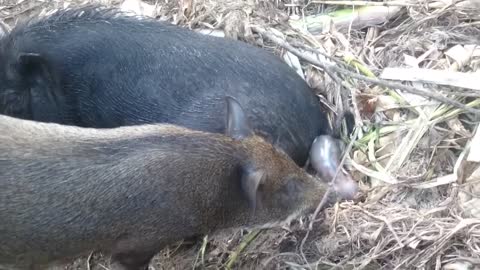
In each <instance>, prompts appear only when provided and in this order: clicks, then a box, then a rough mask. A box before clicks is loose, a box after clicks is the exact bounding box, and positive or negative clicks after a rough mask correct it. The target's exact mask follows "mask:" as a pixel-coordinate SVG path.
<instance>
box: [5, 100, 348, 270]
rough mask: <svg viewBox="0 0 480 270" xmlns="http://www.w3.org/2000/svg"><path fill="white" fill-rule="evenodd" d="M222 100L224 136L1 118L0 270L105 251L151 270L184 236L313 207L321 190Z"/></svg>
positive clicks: (265, 222) (267, 221) (234, 105)
mask: <svg viewBox="0 0 480 270" xmlns="http://www.w3.org/2000/svg"><path fill="white" fill-rule="evenodd" d="M227 104H228V105H227V120H226V121H224V122H226V124H225V126H226V132H225V133H226V135H223V134H218V133H207V132H202V131H195V130H191V129H187V128H183V127H179V126H175V125H171V124H156V125H135V126H127V127H119V128H113V129H93V128H80V127H73V126H63V125H59V124H52V123H40V122H34V121H29V120H22V119H18V118H12V117H9V116H0V130H2V132H1V133H0V186H1V188H0V239H1V244H0V265H7V267H9V268H8V269H12V268H13V269H15V268H17V269H38V268H41V267H43V266H46V265H48V264H50V263H51V262H55V261H59V260H66V259H67V258H73V257H75V256H77V255H80V254H83V253H84V252H88V251H91V250H93V249H96V250H100V251H104V252H108V253H111V254H112V266H113V269H125V270H138V269H146V267H147V266H148V264H149V262H150V259H151V258H152V256H154V254H155V253H156V252H158V251H159V250H160V249H161V248H162V247H164V246H165V245H168V244H170V243H173V242H175V241H178V240H180V239H182V238H186V237H190V236H197V235H199V234H204V233H209V232H212V231H215V230H218V229H222V228H234V227H243V226H249V227H252V226H274V225H275V224H277V223H278V222H282V221H288V220H290V219H291V218H293V217H295V216H297V215H300V214H302V213H305V212H306V211H309V210H311V209H313V208H315V207H316V206H317V204H318V203H319V202H320V200H321V199H322V196H323V195H324V194H325V191H326V188H327V185H326V184H325V183H324V182H322V181H319V180H318V179H316V178H314V177H312V176H311V175H309V174H307V173H306V172H305V170H303V169H301V168H300V167H298V166H297V165H296V164H295V162H293V160H292V159H291V158H290V157H289V156H288V155H286V154H285V153H284V152H283V151H282V150H281V149H277V148H275V147H274V146H272V145H271V144H269V143H267V142H266V141H265V140H264V139H263V138H262V137H259V136H256V135H255V134H254V132H253V131H252V129H251V127H250V124H249V122H248V119H247V117H246V115H245V113H244V111H243V109H242V107H241V106H240V104H239V103H238V102H237V101H236V100H235V99H233V98H227ZM339 187H340V188H339V189H338V190H339V191H340V195H341V196H343V195H342V192H343V191H342V187H341V186H339ZM332 194H335V193H332ZM348 196H349V195H348V194H347V196H344V197H347V199H348ZM330 199H331V200H332V201H333V200H334V199H335V196H332V197H330Z"/></svg>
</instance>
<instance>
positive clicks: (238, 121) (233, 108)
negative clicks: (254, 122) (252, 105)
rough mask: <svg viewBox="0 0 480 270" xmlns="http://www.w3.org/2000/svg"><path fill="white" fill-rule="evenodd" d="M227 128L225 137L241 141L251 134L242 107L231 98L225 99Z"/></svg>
mask: <svg viewBox="0 0 480 270" xmlns="http://www.w3.org/2000/svg"><path fill="white" fill-rule="evenodd" d="M226 101H227V127H226V135H228V136H230V137H232V138H234V139H236V140H241V139H243V138H246V137H248V136H250V135H252V134H253V132H252V129H251V127H250V123H249V122H248V118H247V115H246V114H245V111H244V110H243V108H242V106H241V105H240V103H238V101H237V100H236V99H234V98H233V97H229V96H227V97H226Z"/></svg>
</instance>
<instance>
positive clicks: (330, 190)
mask: <svg viewBox="0 0 480 270" xmlns="http://www.w3.org/2000/svg"><path fill="white" fill-rule="evenodd" d="M359 131H360V129H359V128H358V127H355V132H354V134H353V137H352V138H351V140H350V143H349V144H348V145H347V147H346V148H345V152H344V155H343V157H342V159H341V161H340V163H339V165H338V167H337V170H336V171H335V175H334V176H333V178H332V180H331V181H330V183H329V188H328V189H327V192H326V193H325V195H323V198H322V201H321V202H320V203H319V204H318V206H317V209H315V212H314V213H313V216H312V219H311V220H310V223H309V225H308V229H307V232H306V234H305V237H304V238H303V239H302V242H301V244H300V254H301V255H302V258H303V260H304V261H305V263H307V264H308V260H307V257H306V256H305V253H304V252H303V246H304V245H305V242H306V241H307V238H308V236H309V234H310V231H311V230H312V229H313V223H314V222H315V220H316V217H317V215H318V213H319V212H320V210H321V209H323V207H324V206H325V204H326V203H327V199H328V197H330V193H331V192H332V189H333V184H334V183H335V181H336V179H337V175H338V173H339V172H340V171H341V170H342V168H343V164H344V163H345V160H346V159H347V156H348V153H349V152H350V150H351V149H352V146H353V143H354V142H355V139H356V138H357V136H358V132H359Z"/></svg>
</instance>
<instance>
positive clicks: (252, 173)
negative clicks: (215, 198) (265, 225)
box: [240, 168, 265, 210]
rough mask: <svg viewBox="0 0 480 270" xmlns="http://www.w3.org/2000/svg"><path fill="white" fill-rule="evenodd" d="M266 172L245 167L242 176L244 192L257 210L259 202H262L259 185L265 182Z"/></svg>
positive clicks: (252, 206)
mask: <svg viewBox="0 0 480 270" xmlns="http://www.w3.org/2000/svg"><path fill="white" fill-rule="evenodd" d="M264 176H265V172H264V171H263V170H254V169H250V168H247V169H244V171H243V175H242V177H241V180H240V181H241V183H240V184H241V187H242V192H243V194H244V195H245V197H246V198H247V200H248V204H249V206H250V207H251V208H252V209H253V210H255V209H256V208H257V202H260V203H261V200H260V197H259V195H260V194H259V190H258V187H259V186H260V185H261V184H262V183H263V182H264Z"/></svg>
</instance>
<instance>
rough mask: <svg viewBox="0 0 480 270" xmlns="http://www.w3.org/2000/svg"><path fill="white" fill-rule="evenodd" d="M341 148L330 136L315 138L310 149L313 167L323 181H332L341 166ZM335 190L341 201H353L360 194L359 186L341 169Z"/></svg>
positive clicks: (334, 184)
mask: <svg viewBox="0 0 480 270" xmlns="http://www.w3.org/2000/svg"><path fill="white" fill-rule="evenodd" d="M340 156H341V155H340V146H339V145H338V142H337V140H336V139H335V138H333V137H332V136H330V135H321V136H318V137H317V138H315V140H314V141H313V144H312V147H311V149H310V161H311V164H312V167H313V168H314V169H315V171H316V172H317V173H318V174H319V175H320V177H321V179H322V180H323V181H332V179H333V178H334V177H335V174H336V173H337V170H338V167H339V165H340ZM333 188H334V190H335V191H336V192H337V194H338V195H339V196H340V197H341V199H345V200H351V199H353V198H354V197H355V195H356V193H357V192H358V184H357V183H356V182H355V181H354V180H353V178H352V177H351V176H350V174H348V173H347V172H345V171H344V170H343V169H341V170H340V171H339V172H338V175H337V177H336V179H335V182H334V183H333Z"/></svg>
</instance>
